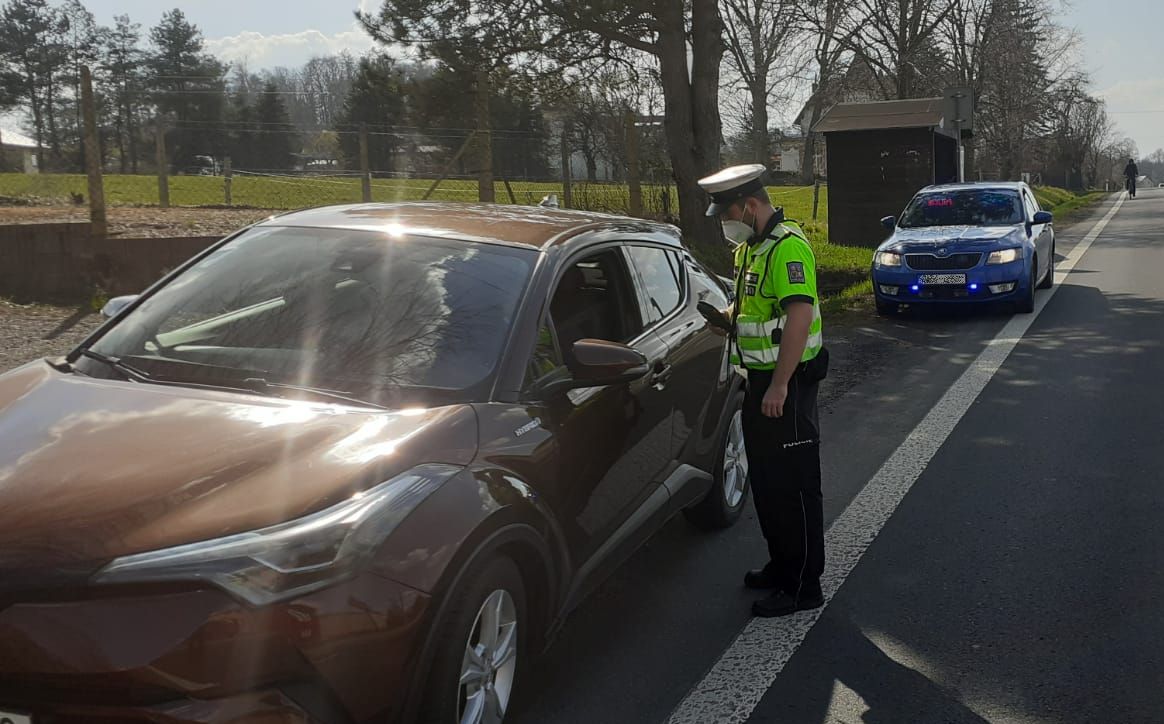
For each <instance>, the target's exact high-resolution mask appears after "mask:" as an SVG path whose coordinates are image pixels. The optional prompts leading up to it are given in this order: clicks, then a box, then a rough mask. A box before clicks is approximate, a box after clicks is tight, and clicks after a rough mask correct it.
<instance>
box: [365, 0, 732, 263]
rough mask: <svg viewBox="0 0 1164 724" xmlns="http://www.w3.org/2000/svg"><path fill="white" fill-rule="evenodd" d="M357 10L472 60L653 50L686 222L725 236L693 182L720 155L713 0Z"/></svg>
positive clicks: (693, 231) (392, 36)
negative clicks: (708, 214) (373, 12)
mask: <svg viewBox="0 0 1164 724" xmlns="http://www.w3.org/2000/svg"><path fill="white" fill-rule="evenodd" d="M359 17H360V20H361V21H362V23H363V25H364V27H365V28H366V29H367V30H368V31H369V33H371V34H372V36H373V37H374V38H376V39H378V40H381V41H384V42H395V43H404V44H409V45H412V46H415V47H419V48H420V49H421V50H422V52H424V53H425V54H427V55H428V56H429V57H442V58H444V57H447V58H449V59H450V61H449V62H450V64H452V63H464V62H470V63H471V65H470V66H469V67H472V68H474V69H481V68H486V69H487V68H496V67H499V66H502V65H507V66H511V67H514V66H518V65H525V66H526V67H529V68H538V69H542V70H544V69H545V68H546V66H547V65H553V66H556V67H558V68H562V67H577V66H578V65H579V64H580V63H581V62H585V61H590V60H594V59H599V58H606V57H611V56H612V55H618V54H619V53H620V52H622V51H624V50H626V49H633V50H638V51H640V52H642V53H644V54H647V55H649V56H653V58H654V59H655V60H656V62H657V63H658V69H659V79H660V83H661V85H662V88H663V98H664V105H665V109H664V115H665V117H666V123H665V132H666V138H667V147H668V151H669V154H670V157H671V164H672V167H673V173H674V176H675V180H676V182H677V186H678V191H679V207H680V217H681V221H682V225H683V229H684V231H685V232H686V233H687V234H688V235H689V236H690V237H691V238H694V239H700V240H705V241H710V240H715V239H720V238H722V234H720V232H719V230H718V227H717V225H716V224H715V221H714V220H713V219H709V218H707V217H705V216H704V215H703V209H704V207H705V205H706V195H705V194H704V193H703V191H702V190H701V189H700V188H699V186H698V184H697V181H698V179H699V178H700V177H701V176H703V175H705V174H707V173H710V172H711V171H714V170H715V168H716V166H718V165H719V144H720V135H721V126H720V117H719V79H720V63H721V60H722V58H723V52H724V46H723V19H722V17H721V15H720V11H719V5H718V2H717V0H630V1H628V2H624V3H597V4H594V3H562V2H557V1H556V0H473V1H472V2H462V1H461V0H440V1H438V2H432V1H431V0H384V5H383V6H382V8H381V10H380V12H379V13H377V14H376V15H374V16H372V15H367V14H360V16H359ZM689 59H693V62H692V63H691V64H690V65H689V63H688V60H689Z"/></svg>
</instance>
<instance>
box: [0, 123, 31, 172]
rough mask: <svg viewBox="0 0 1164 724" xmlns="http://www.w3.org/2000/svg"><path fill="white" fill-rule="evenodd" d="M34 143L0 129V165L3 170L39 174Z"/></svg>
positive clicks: (9, 131)
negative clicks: (0, 158)
mask: <svg viewBox="0 0 1164 724" xmlns="http://www.w3.org/2000/svg"><path fill="white" fill-rule="evenodd" d="M37 150H38V146H37V145H36V141H34V140H32V139H31V138H29V137H28V136H25V135H22V134H20V133H17V132H16V131H13V130H9V129H8V128H0V157H2V158H3V161H4V163H3V164H0V165H2V166H3V168H4V169H5V170H9V171H10V170H14V169H23V171H24V173H39V172H40V168H39V167H38V166H37V161H36V152H37Z"/></svg>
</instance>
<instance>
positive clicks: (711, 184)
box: [699, 163, 767, 216]
mask: <svg viewBox="0 0 1164 724" xmlns="http://www.w3.org/2000/svg"><path fill="white" fill-rule="evenodd" d="M765 171H767V169H766V168H764V165H763V164H759V163H749V164H746V165H743V166H731V167H729V168H725V169H724V170H722V171H720V172H718V173H714V174H712V175H711V176H708V177H707V178H702V179H700V180H699V185H700V186H701V187H702V188H703V190H704V191H706V192H707V193H708V194H710V195H711V205H710V206H708V207H707V215H708V216H719V215H720V214H722V213H723V212H724V211H725V210H726V209H727V208H728V207H729V206H731V205H732V204H733V203H735V202H736V201H739V200H740V199H742V198H744V197H745V196H747V195H749V194H751V193H752V192H754V191H759V190H760V189H762V188H764V182H763V181H762V180H761V178H760V177H761V176H763V175H764V172H765Z"/></svg>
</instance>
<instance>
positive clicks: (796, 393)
mask: <svg viewBox="0 0 1164 724" xmlns="http://www.w3.org/2000/svg"><path fill="white" fill-rule="evenodd" d="M792 395H793V396H792V436H793V437H794V438H795V442H800V424H799V423H800V415H799V414H798V413H799V412H800V410H798V409H797V402H798V401H799V398H800V383H799V382H798V381H797V379H796V377H793V378H792ZM798 467H799V466H798ZM798 472H799V471H798ZM798 492H799V493H800V530H801V532H802V533H803V534H804V558H803V559H801V563H800V578H799V579H798V580H797V582H796V602H797V603H799V602H800V592H801V590H802V589H803V588H804V571H805V569H806V568H808V511H806V510H805V509H804V488H803V487H801V489H800V490H799V491H798Z"/></svg>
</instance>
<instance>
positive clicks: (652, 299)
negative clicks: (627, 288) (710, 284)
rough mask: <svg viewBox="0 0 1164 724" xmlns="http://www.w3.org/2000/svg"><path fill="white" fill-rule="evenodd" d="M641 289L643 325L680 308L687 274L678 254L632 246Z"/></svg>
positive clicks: (636, 280) (655, 321)
mask: <svg viewBox="0 0 1164 724" xmlns="http://www.w3.org/2000/svg"><path fill="white" fill-rule="evenodd" d="M627 251H628V253H629V254H630V257H631V262H632V264H633V265H634V268H635V282H636V286H637V287H638V289H639V298H640V300H641V304H640V307H641V309H642V315H643V317H642V318H643V324H644V325H647V326H650V325H652V324H656V323H658V322H660V321H662V320H663V318H665V317H667V316H668V315H670V314H671V312H674V311H675V310H676V309H678V308H679V304H680V303H681V302H682V301H683V282H684V279H685V275H684V272H683V268H682V266H681V265H680V260H679V255H678V254H677V253H675V252H674V251H670V250H667V249H660V248H658V247H654V246H629V247H627Z"/></svg>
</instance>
